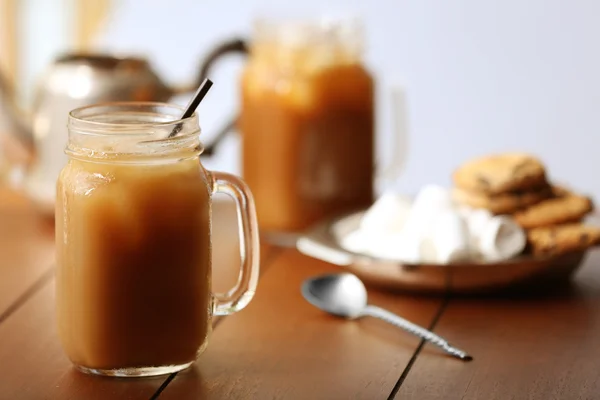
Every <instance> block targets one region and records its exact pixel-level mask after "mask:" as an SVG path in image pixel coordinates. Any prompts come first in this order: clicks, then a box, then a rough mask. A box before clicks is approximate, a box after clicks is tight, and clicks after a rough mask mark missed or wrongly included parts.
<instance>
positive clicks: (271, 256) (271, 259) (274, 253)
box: [149, 246, 285, 400]
mask: <svg viewBox="0 0 600 400" xmlns="http://www.w3.org/2000/svg"><path fill="white" fill-rule="evenodd" d="M284 250H285V249H284V248H282V247H275V246H274V247H273V248H272V249H270V250H269V252H268V255H267V256H266V257H265V261H264V263H265V264H264V265H262V266H261V268H260V271H259V281H260V279H262V277H263V276H264V275H265V274H266V272H267V270H268V269H269V268H270V266H271V265H273V264H274V263H275V260H276V259H277V258H279V256H280V255H281V254H282V253H283V251H284ZM225 318H227V316H222V317H221V318H219V319H218V320H217V321H215V322H214V323H213V326H212V330H213V332H214V331H215V330H216V329H217V327H218V326H219V325H221V322H223V321H224V320H225ZM177 374H178V372H174V373H172V374H169V376H168V377H167V378H166V379H165V380H164V382H163V383H162V384H161V385H160V386H159V387H158V389H156V392H154V393H153V394H152V396H150V399H149V400H156V399H158V398H159V397H160V395H161V394H162V392H164V391H165V389H166V388H167V386H169V384H170V383H171V382H172V381H173V380H174V379H175V377H176V376H177Z"/></svg>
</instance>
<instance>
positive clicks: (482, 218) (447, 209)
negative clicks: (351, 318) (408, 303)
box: [340, 185, 527, 264]
mask: <svg viewBox="0 0 600 400" xmlns="http://www.w3.org/2000/svg"><path fill="white" fill-rule="evenodd" d="M526 241H527V240H526V235H525V232H524V231H523V229H521V227H520V226H519V225H517V224H516V223H515V222H514V221H513V220H512V218H511V217H509V216H506V215H498V216H494V215H492V214H491V213H490V212H489V211H487V210H484V209H474V208H469V207H466V206H464V205H459V204H457V203H456V202H455V201H454V200H453V199H452V195H451V192H450V190H448V189H446V188H444V187H441V186H437V185H427V186H425V187H423V188H422V189H421V190H420V191H419V193H418V194H417V196H416V197H415V199H414V201H412V202H411V201H410V199H408V198H407V197H405V196H402V195H399V194H395V193H386V194H384V195H383V196H381V197H380V198H379V199H378V200H377V201H376V202H375V203H374V204H373V206H372V207H371V208H369V209H368V210H367V211H366V213H365V214H364V215H363V217H362V218H361V221H360V225H359V227H358V229H357V230H355V231H352V232H350V233H348V234H347V235H344V236H343V237H341V238H340V244H341V246H342V247H344V248H345V249H347V250H349V251H352V252H356V253H363V254H368V255H371V256H374V257H378V258H384V259H388V260H397V261H401V262H404V263H408V264H423V263H430V264H449V263H457V262H473V261H481V262H497V261H502V260H507V259H509V258H512V257H514V256H515V255H518V254H520V253H521V252H522V251H523V250H524V249H525V245H526Z"/></svg>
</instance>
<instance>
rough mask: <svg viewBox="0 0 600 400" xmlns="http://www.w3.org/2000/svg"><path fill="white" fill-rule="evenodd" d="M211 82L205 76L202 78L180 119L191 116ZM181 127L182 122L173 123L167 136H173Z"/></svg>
mask: <svg viewBox="0 0 600 400" xmlns="http://www.w3.org/2000/svg"><path fill="white" fill-rule="evenodd" d="M212 84H213V83H212V81H211V80H210V79H208V78H206V79H204V81H202V83H201V84H200V86H199V87H198V90H196V93H194V96H193V97H192V99H191V100H190V102H189V103H188V105H187V106H186V108H185V111H184V112H183V115H182V116H181V119H185V118H189V117H191V116H192V114H194V111H196V108H198V105H199V104H200V102H201V101H202V99H204V96H206V94H207V93H208V91H209V90H210V87H211V86H212ZM181 128H182V123H181V122H180V123H178V124H177V125H175V128H173V130H172V131H171V133H170V134H169V137H173V136H175V135H177V134H178V133H179V132H180V131H181Z"/></svg>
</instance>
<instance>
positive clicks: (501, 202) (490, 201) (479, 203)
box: [453, 186, 554, 214]
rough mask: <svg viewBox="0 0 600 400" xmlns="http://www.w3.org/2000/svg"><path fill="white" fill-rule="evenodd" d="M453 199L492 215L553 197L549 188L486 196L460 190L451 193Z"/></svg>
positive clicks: (505, 212) (513, 210) (551, 189)
mask: <svg viewBox="0 0 600 400" xmlns="http://www.w3.org/2000/svg"><path fill="white" fill-rule="evenodd" d="M453 195H454V198H455V199H456V201H458V202H459V203H462V204H465V205H467V206H469V207H473V208H485V209H486V210H488V211H490V212H491V213H493V214H511V213H514V212H516V211H518V210H521V209H523V208H525V207H529V206H531V205H534V204H536V203H539V202H540V201H542V200H545V199H547V198H549V197H551V196H553V195H554V190H553V188H552V187H550V186H545V187H542V188H540V189H537V190H531V191H521V190H518V191H513V192H508V193H503V194H496V195H486V194H483V193H479V192H472V191H469V190H464V189H460V188H455V189H454V191H453Z"/></svg>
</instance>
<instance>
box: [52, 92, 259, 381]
mask: <svg viewBox="0 0 600 400" xmlns="http://www.w3.org/2000/svg"><path fill="white" fill-rule="evenodd" d="M133 104H137V103H133ZM81 110H82V111H78V112H77V113H76V112H74V113H75V114H76V115H77V116H78V118H75V117H73V114H72V116H71V118H70V120H69V145H68V147H67V154H68V155H69V162H68V164H67V165H66V167H65V168H64V169H63V170H62V172H61V174H60V177H59V180H58V185H57V204H56V244H57V273H56V298H57V319H58V332H59V336H60V339H61V342H62V344H63V347H64V349H65V352H66V354H67V355H68V357H69V358H70V359H71V361H72V362H73V363H74V364H75V365H76V366H77V367H78V368H79V369H81V370H83V371H85V372H90V373H97V374H104V375H112V376H143V375H158V374H164V373H170V372H174V371H178V370H181V369H183V368H186V367H188V366H189V365H190V364H191V363H192V362H193V361H194V360H195V359H196V357H197V355H198V354H199V352H201V351H202V350H203V349H204V347H205V345H206V343H207V339H208V335H209V332H210V329H211V317H212V315H213V313H216V314H220V315H226V314H230V313H232V312H235V311H238V310H240V309H242V308H243V307H244V306H245V305H246V304H247V303H248V302H249V301H250V299H251V298H252V295H253V294H254V291H255V287H256V281H257V277H258V252H257V251H258V233H257V227H256V217H255V211H254V203H253V200H252V197H251V195H250V193H249V192H248V191H247V189H246V188H245V186H244V184H243V182H241V181H240V180H239V179H238V178H236V177H233V176H231V175H228V174H223V173H219V172H214V173H208V172H207V171H206V170H205V169H204V168H203V167H202V165H201V164H200V160H199V154H200V151H201V150H200V149H201V146H200V142H199V137H198V134H199V128H198V121H197V117H195V116H194V117H193V118H190V119H188V120H184V122H182V123H181V126H179V125H178V129H180V130H181V132H180V134H179V135H178V136H177V137H175V138H172V139H166V137H167V136H168V134H169V133H170V132H171V130H172V129H173V128H174V127H175V125H176V124H175V123H171V122H165V121H164V120H163V119H165V118H167V117H168V118H170V120H171V121H172V120H173V119H174V117H173V116H172V114H175V115H177V114H180V113H181V111H180V110H179V109H178V108H174V109H173V108H170V107H169V106H167V105H155V104H150V105H148V104H146V103H141V105H140V104H138V105H134V106H127V105H122V104H121V105H116V106H92V107H89V108H84V109H81ZM167 111H169V114H168V115H163V114H164V113H167ZM175 119H176V118H175ZM219 191H222V192H225V193H227V194H229V195H231V196H232V197H233V198H234V200H235V201H236V204H237V205H238V211H239V213H240V214H239V215H240V217H241V221H242V233H243V235H242V237H241V242H242V243H243V244H244V256H243V257H242V260H243V266H242V267H243V270H242V275H241V277H242V279H241V280H240V283H239V284H238V286H237V287H236V288H234V289H233V290H232V291H230V292H229V293H228V294H225V295H218V300H217V297H215V295H213V294H212V293H211V195H212V193H213V192H219ZM213 303H215V304H213Z"/></svg>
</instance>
